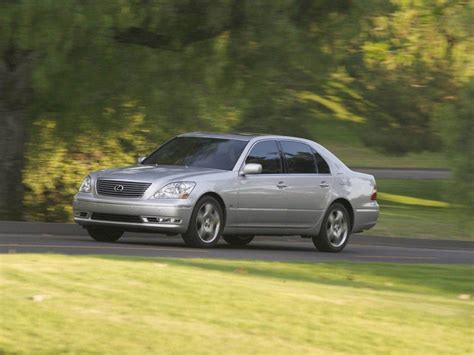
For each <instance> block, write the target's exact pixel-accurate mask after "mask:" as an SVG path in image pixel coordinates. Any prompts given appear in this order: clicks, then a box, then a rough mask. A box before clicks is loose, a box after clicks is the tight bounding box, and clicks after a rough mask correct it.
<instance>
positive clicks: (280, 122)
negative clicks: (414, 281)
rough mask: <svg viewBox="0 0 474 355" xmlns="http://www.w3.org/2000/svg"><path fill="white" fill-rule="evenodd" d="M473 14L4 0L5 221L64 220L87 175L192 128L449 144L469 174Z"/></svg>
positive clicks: (366, 6) (0, 84) (394, 6)
mask: <svg viewBox="0 0 474 355" xmlns="http://www.w3.org/2000/svg"><path fill="white" fill-rule="evenodd" d="M472 15H473V5H472V3H469V2H465V1H444V0H439V1H415V2H408V1H403V0H399V1H395V0H394V1H391V2H388V1H377V0H365V1H351V0H341V1H331V0H315V1H312V0H299V1H297V0H276V1H275V0H273V1H246V0H219V1H206V0H202V1H190V0H116V1H96V2H90V1H78V0H67V1H61V2H59V1H52V0H44V1H28V0H24V1H4V2H1V3H0V58H1V60H0V120H1V127H2V129H1V133H0V219H36V220H51V221H64V220H68V219H69V218H70V213H71V209H70V202H71V199H72V196H73V194H74V193H75V191H76V189H77V185H78V183H79V182H80V180H81V179H82V178H83V177H84V176H85V175H86V174H87V172H88V171H90V170H94V169H98V168H104V167H108V166H112V165H124V164H129V163H133V162H134V160H135V157H136V156H137V155H138V154H140V153H146V152H149V151H150V150H151V149H152V148H153V147H155V146H157V145H159V144H160V143H162V142H163V141H164V140H165V139H167V138H169V137H170V136H172V135H174V134H177V133H180V132H187V131H193V130H212V131H256V132H263V133H282V134H291V135H298V136H303V137H308V138H312V139H316V140H319V141H321V142H322V143H324V144H326V145H327V146H328V148H329V149H332V150H335V152H336V153H339V155H341V157H342V158H343V159H345V160H346V161H348V162H349V163H350V164H352V165H359V166H360V165H363V164H364V163H366V162H368V161H369V157H368V156H366V157H365V158H364V156H362V157H358V156H356V155H355V154H354V152H355V150H356V148H357V147H360V151H363V152H365V153H364V155H367V154H369V155H370V154H372V153H371V152H372V151H374V152H379V153H377V154H380V156H383V157H391V156H407V154H408V155H409V154H413V153H414V152H415V153H416V152H417V153H421V152H426V151H435V152H436V151H437V152H439V154H444V152H448V155H447V156H446V159H444V158H440V159H439V161H442V162H445V163H446V164H443V165H442V166H441V167H445V166H453V167H454V169H455V171H456V176H457V177H458V179H459V180H460V181H463V183H464V184H469V183H472V178H473V175H472V174H473V171H472V141H473V139H472V132H473V130H472V104H471V103H470V102H471V101H472V95H473V91H472V79H471V78H472V75H473V70H474V69H473V68H474V66H473V63H472V53H473V37H472V29H473V28H472V24H471V22H472V21H471V20H472ZM357 149H359V148H357ZM374 154H375V153H374ZM422 154H426V153H422ZM437 154H438V153H437ZM423 156H425V155H420V156H419V159H420V160H419V161H417V160H413V163H412V164H413V165H414V166H418V164H419V166H426V165H427V164H425V162H423V161H422V158H421V157H423ZM454 156H455V157H456V159H453V157H454ZM413 159H416V158H413ZM379 160H380V161H378V160H375V163H374V164H375V165H384V163H385V165H387V162H388V161H390V160H386V159H385V158H384V159H379ZM388 164H390V163H388ZM464 164H468V166H470V169H463V166H464ZM469 164H470V165H469ZM428 165H429V164H428ZM435 165H439V164H435ZM458 186H460V185H458ZM469 186H472V185H469ZM471 191H472V188H471ZM458 196H459V194H458ZM470 198H471V204H472V195H471V197H470Z"/></svg>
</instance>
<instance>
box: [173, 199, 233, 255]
mask: <svg viewBox="0 0 474 355" xmlns="http://www.w3.org/2000/svg"><path fill="white" fill-rule="evenodd" d="M223 229H224V213H223V211H222V207H221V205H220V204H219V202H218V201H217V200H216V199H215V198H214V197H212V196H204V197H202V198H201V199H200V200H199V201H198V202H197V203H196V206H194V210H193V213H192V215H191V220H190V221H189V227H188V231H187V232H186V233H184V234H183V235H182V237H183V240H184V242H185V243H186V245H187V246H190V247H193V248H212V247H214V246H215V245H216V244H217V243H218V242H219V238H220V236H221V233H222V230H223Z"/></svg>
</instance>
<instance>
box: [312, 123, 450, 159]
mask: <svg viewBox="0 0 474 355" xmlns="http://www.w3.org/2000/svg"><path fill="white" fill-rule="evenodd" d="M358 125H359V124H356V123H352V122H344V121H337V120H335V119H329V118H328V119H321V120H318V121H315V122H314V123H313V124H311V126H310V127H308V132H310V134H311V137H312V138H313V139H314V140H315V141H317V142H318V143H320V144H322V145H323V146H325V147H326V148H327V149H329V150H330V151H331V152H333V153H334V154H336V156H337V157H338V158H339V159H341V160H342V161H343V162H344V163H345V164H346V165H348V166H351V167H391V168H446V167H448V166H447V164H446V162H447V160H446V157H445V155H444V154H443V153H442V152H436V153H433V152H423V153H409V154H407V155H404V156H391V155H387V154H386V153H382V152H378V151H376V150H375V149H373V148H370V147H367V146H365V145H364V144H363V143H362V141H361V139H360V138H359V136H358V135H357V130H356V126H358ZM357 129H360V128H357Z"/></svg>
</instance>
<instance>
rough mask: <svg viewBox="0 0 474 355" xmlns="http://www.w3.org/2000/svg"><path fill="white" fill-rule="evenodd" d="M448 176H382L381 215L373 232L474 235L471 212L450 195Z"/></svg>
mask: <svg viewBox="0 0 474 355" xmlns="http://www.w3.org/2000/svg"><path fill="white" fill-rule="evenodd" d="M450 183H451V182H450V181H447V180H391V179H378V180H377V187H378V191H379V197H378V201H379V204H380V218H379V222H378V224H377V225H376V226H375V227H374V228H373V229H371V230H369V231H368V232H367V233H368V234H372V235H384V236H401V237H418V238H435V239H474V219H473V218H472V215H470V214H471V212H469V211H468V210H467V209H465V208H462V207H461V206H456V205H453V204H452V203H450V202H449V199H448V187H449V184H450Z"/></svg>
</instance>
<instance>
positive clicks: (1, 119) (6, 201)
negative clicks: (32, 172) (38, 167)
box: [0, 101, 25, 220]
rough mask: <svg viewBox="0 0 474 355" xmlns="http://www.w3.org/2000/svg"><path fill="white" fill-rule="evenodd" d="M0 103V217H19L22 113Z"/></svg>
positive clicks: (1, 218) (20, 210)
mask: <svg viewBox="0 0 474 355" xmlns="http://www.w3.org/2000/svg"><path fill="white" fill-rule="evenodd" d="M0 102H1V101H0ZM4 106H5V105H2V104H0V127H1V129H0V220H21V219H22V215H23V213H22V212H23V211H22V205H23V184H22V170H23V156H24V154H23V153H24V146H25V125H24V121H25V119H24V116H25V115H24V112H22V111H21V110H12V109H9V108H7V107H4Z"/></svg>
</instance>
